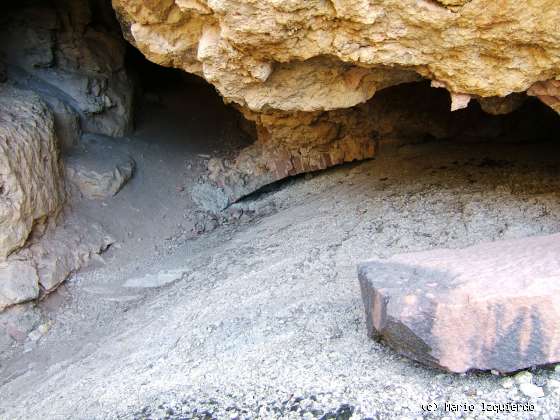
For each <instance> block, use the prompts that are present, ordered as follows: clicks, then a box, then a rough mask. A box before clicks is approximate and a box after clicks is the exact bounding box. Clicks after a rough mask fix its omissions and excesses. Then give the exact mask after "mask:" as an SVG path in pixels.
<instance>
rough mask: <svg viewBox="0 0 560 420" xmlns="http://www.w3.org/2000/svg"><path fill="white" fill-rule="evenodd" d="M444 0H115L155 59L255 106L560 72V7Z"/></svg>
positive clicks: (497, 90) (458, 89)
mask: <svg viewBox="0 0 560 420" xmlns="http://www.w3.org/2000/svg"><path fill="white" fill-rule="evenodd" d="M439 4H441V6H440V5H438V3H437V2H428V1H415V0H406V1H397V0H384V1H381V2H376V3H375V4H373V3H371V2H367V1H362V0H336V1H333V2H325V1H319V0H313V1H305V2H303V1H288V2H285V1H282V2H281V1H276V0H266V1H257V0H251V1H239V0H218V1H205V0H197V1H184V0H177V1H173V0H166V1H158V2H154V1H147V0H144V1H133V0H113V6H114V8H115V9H116V11H117V13H118V14H119V16H120V20H121V22H122V24H123V26H124V29H125V31H126V34H127V36H128V38H129V40H130V41H132V42H133V43H134V44H135V45H137V46H138V48H139V49H140V50H141V51H142V52H143V53H144V54H145V55H146V56H147V57H148V58H149V59H150V60H152V61H154V62H157V63H159V64H162V65H166V66H174V67H178V68H182V69H184V70H186V71H188V72H192V73H197V74H200V75H202V76H203V77H204V78H205V79H206V80H208V81H210V82H211V83H212V84H214V85H215V86H216V87H217V88H218V90H219V91H220V92H221V93H222V95H223V96H224V97H225V98H226V99H228V100H230V101H235V102H237V103H239V104H240V105H243V106H246V107H248V108H250V109H252V110H254V111H258V110H263V109H266V108H274V109H281V110H290V111H296V110H298V111H314V110H317V109H325V110H326V109H333V108H347V107H350V106H353V105H356V104H358V103H361V102H364V101H365V100H366V99H369V98H370V97H371V96H372V95H373V94H374V93H375V91H376V90H378V89H379V88H383V87H386V86H389V85H392V84H396V83H401V82H402V81H403V80H409V81H410V79H411V78H414V77H418V76H422V77H425V78H428V79H431V80H437V81H439V82H440V83H442V84H443V85H445V86H446V87H447V88H448V89H449V90H450V91H451V92H454V93H462V94H472V95H479V96H482V97H488V96H506V95H508V94H510V93H512V92H522V91H526V90H527V89H528V88H529V87H530V86H531V85H532V84H533V83H535V82H538V81H541V80H547V79H551V78H553V77H555V76H558V74H559V73H560V42H559V41H560V34H559V33H558V31H557V28H556V22H557V21H558V18H559V13H560V11H559V9H558V8H557V7H553V6H552V5H551V4H549V3H548V2H546V1H539V2H534V3H531V4H530V5H527V4H525V3H519V2H517V1H513V0H508V1H504V2H499V3H496V2H492V1H486V0H474V1H468V2H465V1H450V2H449V1H445V2H439ZM443 6H452V7H451V8H452V9H453V10H450V9H448V8H446V7H443ZM325 57H332V59H328V60H327V59H326V58H325Z"/></svg>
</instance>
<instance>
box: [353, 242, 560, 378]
mask: <svg viewBox="0 0 560 420" xmlns="http://www.w3.org/2000/svg"><path fill="white" fill-rule="evenodd" d="M358 271H359V279H360V284H361V290H362V298H363V301H364V305H365V310H366V322H367V328H368V333H369V335H370V336H372V337H376V338H380V339H382V340H383V341H385V342H386V343H387V344H388V345H390V346H391V347H392V348H393V349H395V350H396V351H397V352H399V353H401V354H403V355H405V356H408V357H410V358H412V359H414V360H417V361H419V362H422V363H425V364H427V365H430V366H434V367H438V368H442V369H445V370H448V371H451V372H466V371H469V370H496V371H499V372H513V371H517V370H520V369H524V368H528V367H531V366H537V365H544V364H549V363H558V362H560V234H556V235H550V236H544V237H533V238H526V239H519V240H509V241H501V242H493V243H485V244H480V245H476V246H473V247H470V248H465V249H457V250H448V249H444V250H434V251H427V252H419V253H412V254H403V255H398V256H395V257H392V258H390V259H387V260H379V261H370V262H366V263H363V264H361V265H360V267H359V270H358Z"/></svg>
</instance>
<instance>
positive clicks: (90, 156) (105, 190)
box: [65, 139, 136, 199]
mask: <svg viewBox="0 0 560 420" xmlns="http://www.w3.org/2000/svg"><path fill="white" fill-rule="evenodd" d="M105 140H107V139H105ZM135 166H136V164H135V162H134V160H133V159H132V158H131V157H130V156H129V155H127V154H124V153H122V152H121V153H119V152H118V151H116V150H112V148H111V146H110V143H109V141H108V140H107V141H106V142H104V141H103V139H101V141H94V140H89V141H84V143H83V144H82V145H81V146H80V147H79V148H75V149H73V150H72V151H71V153H70V154H69V155H68V156H66V157H65V169H66V176H67V178H68V180H69V181H70V182H72V183H73V184H74V185H76V186H77V187H78V189H79V190H80V192H81V193H82V194H83V195H84V196H85V197H87V198H89V199H104V198H108V197H112V196H114V195H115V194H117V193H118V192H119V191H120V189H121V188H122V187H123V186H124V185H125V184H126V182H127V181H128V180H129V179H130V178H132V175H133V173H134V168H135Z"/></svg>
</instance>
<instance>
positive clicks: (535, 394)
mask: <svg viewBox="0 0 560 420" xmlns="http://www.w3.org/2000/svg"><path fill="white" fill-rule="evenodd" d="M519 390H520V391H521V393H522V394H523V395H525V396H526V397H529V398H541V397H544V392H543V390H542V388H540V387H538V386H536V385H533V384H531V383H522V384H521V385H519Z"/></svg>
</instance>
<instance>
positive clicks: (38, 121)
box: [0, 83, 113, 311]
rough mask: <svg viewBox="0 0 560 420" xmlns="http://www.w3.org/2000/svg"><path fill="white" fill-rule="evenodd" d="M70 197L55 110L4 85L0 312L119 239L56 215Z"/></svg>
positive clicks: (0, 100) (0, 98) (0, 104)
mask: <svg viewBox="0 0 560 420" xmlns="http://www.w3.org/2000/svg"><path fill="white" fill-rule="evenodd" d="M65 198H66V192H65V187H64V178H63V170H62V164H61V162H60V157H59V148H58V142H57V138H56V131H55V118H54V116H53V113H52V112H51V111H50V109H49V107H48V106H47V104H46V103H44V102H43V101H42V100H41V99H40V98H39V97H38V95H36V94H34V93H32V92H30V91H23V90H20V89H16V88H14V87H13V86H11V85H9V84H8V83H5V84H2V85H0V311H2V310H3V309H5V308H6V307H8V306H11V305H14V304H16V303H21V302H25V301H28V300H32V299H35V298H38V297H40V296H41V294H42V293H48V292H49V291H51V290H53V289H54V288H55V287H56V286H57V285H59V284H60V283H61V282H63V281H64V280H65V279H66V278H67V277H68V276H69V275H70V274H71V273H73V272H75V271H76V270H78V269H79V268H81V267H82V266H84V265H85V264H87V262H88V261H89V260H90V259H91V257H92V256H93V255H95V254H97V253H100V252H102V251H103V250H104V249H105V248H107V247H108V246H109V245H110V244H111V243H112V242H113V240H112V239H111V238H110V237H108V236H107V235H106V234H105V232H104V231H103V229H102V228H101V227H100V226H98V225H96V224H94V223H91V222H90V221H83V220H79V219H76V218H72V217H68V216H67V217H63V218H61V219H63V220H62V221H60V220H57V219H58V218H57V216H58V215H59V213H60V212H61V211H62V206H63V204H64V201H65ZM55 225H57V226H55ZM55 227H56V228H55Z"/></svg>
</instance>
